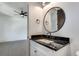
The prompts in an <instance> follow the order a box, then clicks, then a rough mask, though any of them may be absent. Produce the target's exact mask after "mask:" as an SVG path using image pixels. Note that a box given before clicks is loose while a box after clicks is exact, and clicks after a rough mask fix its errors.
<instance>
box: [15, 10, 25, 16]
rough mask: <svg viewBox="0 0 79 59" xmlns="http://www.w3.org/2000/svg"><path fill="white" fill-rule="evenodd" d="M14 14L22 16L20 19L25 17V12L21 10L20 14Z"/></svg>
mask: <svg viewBox="0 0 79 59" xmlns="http://www.w3.org/2000/svg"><path fill="white" fill-rule="evenodd" d="M15 12H16V13H18V14H19V15H20V16H22V17H25V16H27V12H25V11H23V10H21V11H20V12H18V11H15Z"/></svg>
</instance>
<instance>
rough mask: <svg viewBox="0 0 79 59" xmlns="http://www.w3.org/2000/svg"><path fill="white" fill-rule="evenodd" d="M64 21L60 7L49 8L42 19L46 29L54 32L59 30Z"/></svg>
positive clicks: (63, 14)
mask: <svg viewBox="0 0 79 59" xmlns="http://www.w3.org/2000/svg"><path fill="white" fill-rule="evenodd" d="M64 22H65V13H64V11H63V9H62V8H60V7H53V8H51V9H49V10H48V11H47V12H46V14H45V16H44V19H43V25H44V28H45V30H46V31H48V32H50V33H54V32H57V31H59V30H60V29H61V28H62V26H63V25H64Z"/></svg>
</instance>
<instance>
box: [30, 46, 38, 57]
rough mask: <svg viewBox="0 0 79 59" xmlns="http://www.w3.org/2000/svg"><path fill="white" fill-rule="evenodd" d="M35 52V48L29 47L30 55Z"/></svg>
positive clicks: (33, 54) (34, 54)
mask: <svg viewBox="0 0 79 59" xmlns="http://www.w3.org/2000/svg"><path fill="white" fill-rule="evenodd" d="M36 52H37V50H36V49H35V48H34V47H32V46H31V47H30V55H31V56H36Z"/></svg>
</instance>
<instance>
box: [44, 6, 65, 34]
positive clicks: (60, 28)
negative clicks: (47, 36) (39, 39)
mask: <svg viewBox="0 0 79 59" xmlns="http://www.w3.org/2000/svg"><path fill="white" fill-rule="evenodd" d="M54 8H60V7H52V8H50V9H49V10H48V11H47V12H46V14H45V15H44V18H43V26H44V29H45V30H46V31H47V32H48V33H55V32H57V31H59V30H60V29H61V28H62V27H63V25H64V23H65V20H66V17H65V12H64V10H63V9H62V8H60V9H61V10H62V11H63V16H64V21H63V23H62V25H61V26H60V28H59V29H58V30H56V31H53V32H50V31H49V30H47V28H46V27H45V24H44V23H45V22H44V21H45V17H46V15H47V13H48V12H49V11H50V10H51V9H54Z"/></svg>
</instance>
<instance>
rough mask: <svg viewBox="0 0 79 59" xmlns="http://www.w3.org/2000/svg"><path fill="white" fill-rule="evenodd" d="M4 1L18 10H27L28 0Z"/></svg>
mask: <svg viewBox="0 0 79 59" xmlns="http://www.w3.org/2000/svg"><path fill="white" fill-rule="evenodd" d="M4 3H5V4H6V5H8V6H10V7H11V8H14V9H16V10H24V11H27V2H4Z"/></svg>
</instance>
